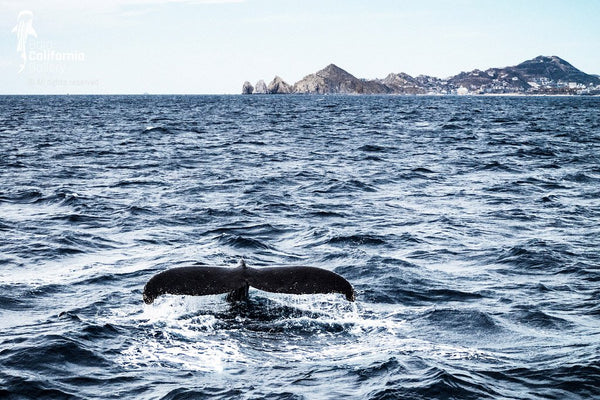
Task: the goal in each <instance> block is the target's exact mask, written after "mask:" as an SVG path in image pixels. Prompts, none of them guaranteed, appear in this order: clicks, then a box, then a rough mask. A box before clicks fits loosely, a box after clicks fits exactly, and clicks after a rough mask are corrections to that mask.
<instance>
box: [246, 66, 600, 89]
mask: <svg viewBox="0 0 600 400" xmlns="http://www.w3.org/2000/svg"><path fill="white" fill-rule="evenodd" d="M242 94H244V95H254V94H355V95H365V94H391V95H441V96H443V95H471V96H475V95H483V96H490V95H491V96H506V95H509V96H530V95H541V96H570V95H600V77H598V76H596V75H590V74H586V73H585V72H582V71H580V70H578V69H577V68H575V67H574V66H572V65H571V64H569V63H568V62H567V61H565V60H563V59H562V58H560V57H557V56H551V57H547V56H538V57H535V58H533V59H531V60H527V61H524V62H522V63H520V64H518V65H515V66H510V67H503V68H489V69H487V70H485V71H482V70H479V69H475V70H473V71H470V72H461V73H459V74H457V75H454V76H451V77H449V78H445V79H441V78H436V77H433V76H427V75H419V76H416V77H413V76H410V75H408V74H406V73H403V72H401V73H390V74H388V75H387V76H386V77H385V78H383V79H370V80H369V79H359V78H357V77H355V76H354V75H352V74H350V73H349V72H347V71H346V70H344V69H342V68H340V67H338V66H337V65H335V64H329V65H328V66H326V67H325V68H323V69H322V70H320V71H317V72H315V73H312V74H309V75H307V76H305V77H304V78H302V79H301V80H299V81H298V82H296V83H294V84H293V85H290V84H288V83H287V82H285V81H284V80H283V79H282V78H281V77H279V76H275V78H273V80H272V81H271V82H270V83H269V84H268V85H267V84H266V83H265V81H263V80H262V79H261V80H259V81H258V82H256V85H254V86H253V85H252V84H251V83H250V82H249V81H246V82H244V84H243V85H242Z"/></svg>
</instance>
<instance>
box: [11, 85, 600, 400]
mask: <svg viewBox="0 0 600 400" xmlns="http://www.w3.org/2000/svg"><path fill="white" fill-rule="evenodd" d="M599 246H600V98H591V97H588V98H586V97H574V98H572V97H560V98H554V97H527V98H523V97H521V98H510V97H501V98H499V97H493V98H490V97H393V96H382V97H378V96H364V97H360V96H324V97H320V96H246V97H244V96H145V97H144V96H137V97H136V96H122V97H119V96H97V97H94V96H64V97H60V96H42V97H0V397H2V398H9V399H13V398H14V399H21V398H31V399H40V398H81V399H96V398H97V399H110V398H140V399H160V398H163V399H192V398H194V399H195V398H211V399H212V398H215V399H240V398H241V399H257V398H265V399H339V398H352V399H354V398H355V399H432V398H441V399H486V398H487V399H587V398H594V397H596V398H598V397H599V396H600V305H599V300H600V251H599ZM241 257H243V258H244V259H245V260H246V263H247V264H248V265H250V266H253V267H260V266H276V265H310V266H316V267H320V268H325V269H328V270H331V271H335V272H337V273H339V274H341V275H343V276H344V277H346V278H347V279H348V280H349V281H350V282H351V283H352V284H353V285H354V287H355V290H356V292H357V302H356V303H350V302H347V301H346V300H345V299H344V297H343V296H342V295H333V294H332V295H304V296H296V295H285V294H273V293H267V292H262V291H259V290H256V289H251V290H250V301H249V302H248V303H247V304H243V303H242V304H235V305H231V304H229V303H227V302H226V301H225V299H224V298H225V295H220V296H206V297H185V296H165V297H161V298H159V299H158V300H157V301H156V302H155V303H154V304H152V305H145V304H144V303H143V301H142V289H143V287H144V284H145V283H146V281H147V280H148V279H149V278H150V277H151V276H153V275H154V274H156V273H158V272H160V271H164V270H166V269H168V268H172V267H175V266H184V265H192V264H194V263H203V264H208V265H219V266H232V267H233V266H235V265H236V263H237V262H238V260H239V259H240V258H241Z"/></svg>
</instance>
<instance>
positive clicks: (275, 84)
mask: <svg viewBox="0 0 600 400" xmlns="http://www.w3.org/2000/svg"><path fill="white" fill-rule="evenodd" d="M267 92H268V93H269V94H290V93H292V92H293V88H292V86H290V85H289V84H287V83H286V82H285V81H284V80H283V79H281V78H280V77H279V76H276V77H275V78H273V80H272V81H271V83H269V86H268V87H267Z"/></svg>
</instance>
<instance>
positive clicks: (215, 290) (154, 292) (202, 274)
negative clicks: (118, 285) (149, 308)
mask: <svg viewBox="0 0 600 400" xmlns="http://www.w3.org/2000/svg"><path fill="white" fill-rule="evenodd" d="M244 285H245V282H244V281H243V280H242V277H241V275H240V273H239V271H238V268H223V267H179V268H171V269H168V270H166V271H163V272H161V273H159V274H156V275H154V276H153V277H152V278H150V280H149V281H148V283H146V286H145V287H144V302H146V304H151V303H152V302H153V301H154V299H156V298H157V297H158V296H160V295H163V294H183V295H190V296H202V295H209V294H221V293H228V292H231V291H233V290H236V289H239V288H241V287H243V286H244Z"/></svg>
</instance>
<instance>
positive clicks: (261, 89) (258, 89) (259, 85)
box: [254, 79, 267, 94]
mask: <svg viewBox="0 0 600 400" xmlns="http://www.w3.org/2000/svg"><path fill="white" fill-rule="evenodd" d="M254 94H267V85H266V84H265V81H263V80H262V79H261V80H259V81H258V82H256V85H255V86H254Z"/></svg>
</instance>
